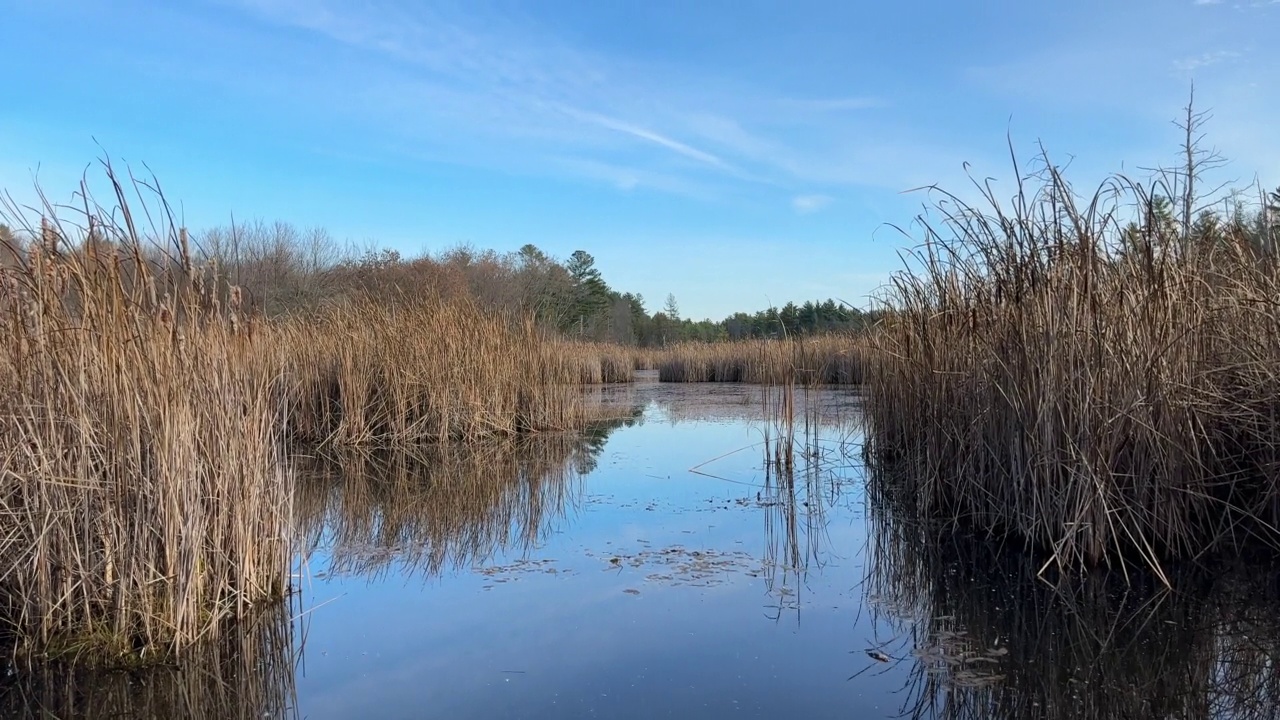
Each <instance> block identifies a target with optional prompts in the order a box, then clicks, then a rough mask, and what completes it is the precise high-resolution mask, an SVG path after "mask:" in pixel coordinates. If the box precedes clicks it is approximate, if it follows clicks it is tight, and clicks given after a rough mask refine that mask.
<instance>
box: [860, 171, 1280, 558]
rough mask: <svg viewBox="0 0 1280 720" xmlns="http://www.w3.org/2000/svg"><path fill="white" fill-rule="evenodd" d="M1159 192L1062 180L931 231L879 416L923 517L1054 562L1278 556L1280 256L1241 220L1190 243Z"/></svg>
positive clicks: (873, 434)
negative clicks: (1238, 552)
mask: <svg viewBox="0 0 1280 720" xmlns="http://www.w3.org/2000/svg"><path fill="white" fill-rule="evenodd" d="M1175 194H1176V193H1175ZM1153 197H1154V193H1153V191H1152V190H1151V189H1146V188H1143V187H1141V186H1138V185H1135V184H1131V183H1129V182H1127V181H1125V180H1123V179H1115V180H1112V181H1110V182H1109V183H1108V184H1106V185H1104V186H1103V187H1102V188H1101V189H1100V190H1099V191H1098V193H1097V194H1096V195H1095V196H1094V197H1092V198H1091V199H1088V200H1079V199H1077V198H1076V196H1075V195H1074V194H1073V193H1072V191H1071V189H1070V187H1069V186H1068V185H1067V184H1066V182H1065V181H1064V180H1063V179H1062V178H1061V177H1060V176H1059V175H1057V174H1056V173H1053V174H1051V175H1050V176H1049V177H1047V178H1046V179H1045V180H1044V182H1043V184H1042V185H1041V186H1039V187H1038V188H1036V189H1034V190H1032V189H1023V190H1021V191H1020V192H1019V194H1018V195H1017V196H1016V197H1015V198H1014V201H1013V207H1012V209H1006V208H1002V207H1001V206H1000V204H999V203H996V202H995V200H994V198H990V199H989V200H990V207H983V208H977V207H973V206H970V205H967V204H964V203H959V202H957V201H955V200H954V198H952V199H949V200H948V201H946V202H945V203H940V204H939V207H938V208H937V211H938V212H939V213H940V215H941V217H940V219H936V220H932V221H930V220H929V219H928V218H922V227H923V228H924V234H925V242H924V244H923V245H922V249H921V250H920V254H919V257H918V258H917V259H918V261H919V267H918V269H917V270H916V271H915V272H914V273H903V274H901V275H899V276H898V277H897V278H896V279H895V280H894V283H893V285H892V286H891V287H890V289H889V290H888V293H887V298H886V299H887V304H888V307H889V310H890V312H889V314H888V315H887V316H886V318H885V319H884V320H883V321H882V323H881V325H880V327H879V329H878V332H876V333H874V334H873V340H872V342H873V352H872V353H871V354H870V357H871V358H872V360H871V363H870V367H869V369H868V377H869V378H870V382H869V385H868V402H867V414H868V420H869V430H870V432H869V435H870V441H871V447H872V449H873V453H872V457H873V459H874V460H875V461H876V462H877V463H879V464H880V465H881V466H882V467H883V468H885V469H886V470H888V469H893V470H895V471H894V472H886V473H884V474H882V477H884V478H885V480H884V481H885V482H888V483H896V484H900V485H901V486H902V488H901V491H902V493H903V495H904V496H908V497H910V498H912V502H913V503H914V504H915V505H916V506H917V508H918V510H919V511H920V512H921V513H922V514H923V515H925V516H929V517H936V518H945V519H948V520H951V521H957V522H961V523H964V524H968V525H973V526H976V527H979V528H983V529H986V530H990V531H994V532H999V533H1009V532H1011V533H1013V534H1014V535H1015V536H1019V537H1021V538H1023V539H1025V540H1026V541H1027V542H1029V543H1030V544H1032V545H1035V546H1038V547H1040V548H1043V549H1045V550H1047V551H1048V553H1049V555H1050V556H1051V561H1052V562H1054V563H1056V564H1059V565H1061V566H1063V567H1068V566H1070V567H1078V566H1081V565H1088V564H1094V563H1098V562H1101V561H1103V560H1108V559H1109V560H1116V559H1119V558H1138V559H1139V560H1140V562H1142V563H1144V564H1147V565H1149V566H1151V567H1153V568H1156V569H1157V571H1158V569H1159V566H1160V563H1161V562H1162V559H1163V558H1167V557H1194V556H1196V555H1198V554H1200V553H1202V552H1205V551H1207V550H1210V549H1213V548H1217V547H1224V546H1225V547H1232V548H1245V547H1250V546H1258V545H1265V546H1268V547H1275V546H1276V545H1277V541H1278V540H1280V535H1277V532H1276V529H1275V528H1276V527H1277V521H1280V493H1278V492H1277V483H1276V475H1275V468H1276V467H1277V466H1278V465H1277V460H1280V455H1278V454H1277V447H1278V445H1277V443H1276V438H1277V437H1280V412H1278V411H1280V405H1277V403H1276V401H1275V398H1276V397H1278V396H1280V305H1277V304H1276V303H1275V302H1274V299H1275V298H1276V297H1280V263H1278V262H1277V256H1276V255H1275V253H1274V252H1273V251H1272V250H1271V249H1269V248H1268V247H1266V245H1265V243H1264V244H1261V245H1260V244H1259V243H1258V241H1257V239H1256V238H1255V237H1254V236H1253V235H1252V234H1251V232H1252V231H1251V229H1250V227H1248V226H1247V224H1246V223H1239V222H1218V223H1209V222H1207V221H1205V222H1202V223H1201V224H1199V225H1197V226H1196V227H1195V228H1183V227H1181V226H1180V225H1179V224H1178V223H1177V222H1175V221H1174V220H1173V219H1172V218H1174V217H1178V213H1177V212H1176V209H1175V211H1174V212H1171V213H1165V212H1163V211H1162V209H1161V205H1160V203H1159V202H1158V201H1156V200H1154V199H1153ZM1131 217H1132V218H1135V219H1136V220H1137V221H1138V222H1137V224H1136V225H1134V226H1132V227H1130V226H1129V225H1128V223H1127V222H1126V220H1127V218H1131Z"/></svg>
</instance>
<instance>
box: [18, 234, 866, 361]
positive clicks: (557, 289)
mask: <svg viewBox="0 0 1280 720" xmlns="http://www.w3.org/2000/svg"><path fill="white" fill-rule="evenodd" d="M4 219H7V218H3V217H0V220H4ZM45 232H48V228H46V227H44V226H42V228H41V229H39V230H31V229H27V230H25V231H14V230H13V229H11V228H10V227H9V226H8V225H5V224H2V223H0V244H2V245H4V246H6V247H7V248H8V249H9V252H7V253H4V254H5V255H6V259H4V260H0V262H20V261H21V259H20V257H21V256H22V255H23V254H24V253H25V248H27V247H29V246H30V244H31V243H33V242H35V241H36V236H37V235H41V234H43V233H45ZM98 242H100V243H102V242H106V243H108V244H109V243H110V242H111V238H103V237H99V239H98ZM190 245H191V247H190V251H191V254H192V256H193V258H192V259H193V260H194V261H198V262H204V263H212V264H214V265H215V266H216V267H217V268H218V272H219V273H220V274H221V275H222V276H223V277H225V278H226V279H227V280H228V281H229V282H230V283H231V284H234V285H236V286H239V287H240V288H241V289H242V291H243V292H244V293H245V296H246V298H247V307H248V308H249V309H251V310H253V311H256V312H258V313H261V314H262V315H264V316H267V317H277V316H281V315H286V314H299V313H301V314H305V313H308V312H312V311H314V310H315V309H317V308H319V307H321V306H322V305H323V304H324V303H328V302H334V301H341V300H342V299H344V298H350V297H354V296H363V297H369V298H371V299H373V300H375V301H378V302H383V303H399V302H405V301H406V300H411V299H413V298H415V297H422V296H426V295H436V296H443V297H455V298H459V297H466V298H469V299H471V300H473V301H475V302H477V303H479V304H480V305H481V306H483V307H486V308H488V309H491V310H494V311H497V312H505V313H509V314H512V315H515V316H526V317H532V318H534V319H535V320H536V321H537V322H538V323H539V324H540V325H542V326H543V327H545V328H547V329H549V330H552V331H555V332H557V333H559V334H561V335H563V336H566V337H570V338H578V339H583V340H591V341H600V342H614V343H619V344H624V345H635V346H641V347H655V346H662V345H667V344H671V343H676V342H685V341H695V342H717V341H723V340H741V339H746V338H770V337H783V336H799V335H813V334H823V333H832V332H856V331H859V330H861V329H863V328H865V327H867V326H868V325H869V324H870V323H871V322H872V321H873V314H872V313H868V312H865V311H862V310H859V309H857V308H853V307H850V306H848V305H846V304H844V303H840V302H838V301H836V300H834V299H826V300H817V301H814V300H810V301H806V302H804V303H802V304H796V303H794V302H788V303H786V304H785V305H783V306H782V307H780V308H778V307H771V308H768V309H765V310H760V311H757V312H754V313H747V312H736V313H734V314H732V315H730V316H729V317H726V318H723V319H721V320H711V319H703V320H692V319H690V318H686V317H683V316H682V314H681V312H680V307H679V303H678V301H677V300H676V297H675V295H674V294H668V295H667V297H666V298H665V300H664V302H663V305H662V307H661V308H660V309H657V310H652V311H651V310H650V309H649V308H648V306H647V304H646V300H645V298H644V297H643V296H642V295H641V294H640V293H632V292H625V291H619V290H616V289H614V288H612V287H610V285H609V284H608V282H606V280H605V279H604V277H603V275H602V274H601V272H600V270H599V269H598V268H597V267H596V266H595V258H593V257H592V256H591V254H590V253H588V252H586V251H585V250H577V251H575V252H573V253H572V254H571V255H570V256H569V257H568V258H566V259H563V260H561V259H558V258H555V257H552V256H550V255H548V254H547V253H545V252H544V251H542V250H541V249H540V248H538V247H537V246H535V245H532V244H526V245H524V246H523V247H521V248H520V249H519V250H517V251H515V252H506V253H502V252H498V251H495V250H479V249H476V248H474V247H472V246H468V245H459V246H455V247H452V248H448V249H446V250H443V251H438V252H436V253H430V252H426V253H423V254H420V255H416V256H412V257H405V256H403V255H402V254H401V253H400V252H398V251H396V250H392V249H387V248H378V247H375V246H372V245H365V246H359V245H356V244H353V243H344V242H340V241H338V240H337V239H335V238H334V237H333V236H332V235H331V234H330V233H329V232H328V231H326V230H324V229H323V228H306V229H301V228H298V227H297V226H295V225H292V224H290V223H287V222H282V221H277V222H265V221H261V220H258V221H253V222H248V223H243V224H238V225H236V226H223V227H215V228H212V229H209V230H206V231H204V232H201V233H195V234H192V235H191V242H190ZM62 249H63V251H68V250H70V251H77V249H76V248H66V247H65V246H63V248H62ZM144 261H145V262H148V263H151V264H152V265H153V266H154V267H155V268H160V267H163V266H165V265H168V264H172V263H174V262H175V258H174V253H173V251H172V250H171V249H168V248H166V247H165V246H164V244H163V243H156V245H155V247H154V248H151V249H150V250H149V252H148V257H146V258H144Z"/></svg>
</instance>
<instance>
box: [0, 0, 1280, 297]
mask: <svg viewBox="0 0 1280 720" xmlns="http://www.w3.org/2000/svg"><path fill="white" fill-rule="evenodd" d="M0 14H2V15H3V17H4V18H5V26H6V32H5V33H4V35H3V42H2V43H0V48H3V54H4V63H5V66H6V67H7V68H8V73H7V85H8V87H7V90H8V92H7V98H6V101H5V103H4V104H3V109H0V186H2V187H4V188H6V189H8V190H9V191H10V192H12V193H13V194H14V196H15V197H16V198H18V199H19V200H26V199H29V198H30V197H31V196H32V195H31V190H30V187H31V184H32V173H33V171H34V170H35V169H36V168H37V167H39V177H40V180H41V184H42V185H43V186H44V188H45V190H46V191H47V192H48V193H49V194H50V195H52V196H53V197H55V198H62V199H66V198H68V197H69V196H70V194H71V192H72V191H73V190H74V189H75V187H76V183H77V182H78V179H79V177H80V175H81V173H82V172H83V170H84V169H85V168H86V167H87V166H88V165H89V164H90V163H92V162H93V161H94V160H95V158H97V157H98V156H99V155H100V153H101V150H100V148H99V146H98V144H95V139H96V142H97V143H100V144H101V146H102V148H104V149H105V150H106V151H107V152H109V153H110V154H111V155H112V156H113V157H114V158H116V159H118V160H126V161H128V162H129V163H131V164H133V165H134V166H135V169H139V170H140V169H141V163H143V162H145V163H147V165H148V166H149V167H150V168H151V170H153V171H154V172H155V173H156V175H157V176H158V177H159V179H160V181H161V182H162V183H163V184H164V187H165V188H166V191H167V194H168V196H169V198H170V200H171V201H173V202H175V203H180V205H181V209H182V212H183V213H184V216H185V218H186V222H187V224H188V225H190V226H191V227H193V228H199V227H205V226H209V225H213V224H222V223H226V222H228V221H229V220H230V219H231V217H232V213H234V214H235V217H236V218H241V219H245V218H264V219H268V220H275V219H284V220H289V221H291V222H294V223H296V224H299V225H303V226H311V225H320V226H324V227H326V228H328V229H330V230H331V231H332V232H333V233H335V234H336V235H338V236H340V237H343V238H350V239H353V240H356V241H362V242H363V241H368V240H372V241H375V242H377V243H378V244H381V245H385V246H389V247H394V248H397V249H399V250H401V251H402V252H408V253H414V252H419V251H423V250H439V249H443V248H446V247H450V246H454V245H457V244H461V243H468V244H472V245H475V246H477V247H492V248H497V249H501V250H508V249H515V248H518V247H519V246H521V245H523V244H525V243H527V242H532V243H534V244H536V245H538V246H539V247H542V248H543V249H544V250H546V251H548V252H550V253H552V254H554V255H557V256H560V257H567V256H568V255H569V253H571V252H572V251H573V250H575V249H579V248H581V249H585V250H587V251H588V252H590V253H592V254H593V255H594V256H595V257H596V259H597V264H598V266H599V267H600V268H601V270H602V271H603V272H604V274H605V278H606V279H607V280H608V281H609V282H610V283H611V284H612V285H613V286H614V287H616V288H619V289H622V290H631V291H638V292H641V293H643V294H644V296H645V298H646V299H647V300H648V304H649V306H650V309H651V310H655V309H658V308H660V307H661V304H662V299H663V298H664V297H665V295H666V294H667V293H674V294H675V295H676V297H677V299H678V300H679V302H680V305H681V308H682V310H683V311H684V314H685V315H686V316H693V317H703V316H712V317H722V316H723V315H725V314H727V313H729V312H731V311H733V310H737V309H746V310H755V309H761V308H764V307H766V306H768V305H769V304H770V303H779V304H780V303H782V302H785V301H787V300H793V299H794V300H804V299H806V298H825V297H828V296H834V297H839V298H843V299H845V300H847V301H849V302H851V303H854V304H864V303H865V302H866V297H867V295H868V293H870V292H871V291H872V290H873V289H874V288H875V287H876V286H877V285H879V284H880V283H881V282H882V281H883V280H884V279H885V278H886V277H887V275H888V273H889V272H891V271H893V270H896V269H898V268H899V267H901V261H900V260H899V258H898V255H897V251H898V249H899V248H901V247H902V246H903V245H904V244H906V241H905V240H904V239H903V238H902V237H901V236H899V235H897V234H896V233H895V232H894V231H892V230H890V229H888V228H887V227H886V226H885V224H886V223H890V222H893V223H906V222H908V221H909V220H910V219H911V217H912V216H913V215H914V214H915V213H916V211H917V210H918V209H919V207H920V203H921V202H922V201H923V200H924V197H923V196H921V195H919V194H908V195H904V194H902V192H901V191H903V190H906V189H909V188H912V187H916V186H920V185H925V184H929V183H935V182H937V183H942V184H943V185H944V186H945V187H948V188H963V187H964V186H965V183H966V182H967V181H966V180H965V174H964V166H963V164H964V163H965V162H968V163H970V164H971V165H972V167H973V168H974V172H975V173H976V174H977V175H978V176H980V177H982V176H991V177H995V178H999V179H1003V180H1006V181H1007V180H1008V179H1009V176H1010V165H1009V161H1008V152H1007V148H1006V135H1007V134H1011V135H1012V137H1013V141H1014V145H1015V148H1016V149H1017V150H1018V152H1019V153H1020V155H1022V156H1023V159H1029V157H1030V155H1031V154H1032V153H1033V151H1034V149H1035V144H1036V142H1037V141H1043V142H1044V143H1045V145H1046V146H1047V148H1048V149H1049V150H1050V152H1051V153H1052V154H1053V157H1054V158H1055V159H1056V160H1057V161H1059V162H1063V163H1065V162H1067V161H1068V160H1070V161H1071V163H1072V172H1071V174H1070V175H1071V177H1074V178H1076V179H1077V180H1079V181H1080V182H1090V183H1091V182H1093V181H1094V180H1095V179H1097V178H1099V177H1101V174H1102V173H1104V172H1107V171H1112V170H1118V169H1121V168H1122V167H1123V168H1126V169H1130V170H1132V169H1134V168H1135V167H1138V166H1143V165H1150V164H1153V163H1156V162H1162V161H1171V160H1172V159H1173V156H1174V151H1175V150H1176V144H1177V140H1178V138H1177V131H1176V129H1175V128H1174V127H1173V126H1172V125H1171V124H1170V120H1171V119H1173V118H1174V117H1175V116H1176V114H1177V113H1178V111H1179V108H1180V107H1181V106H1182V105H1183V104H1185V101H1186V97H1187V91H1188V88H1189V85H1190V82H1191V81H1192V80H1193V79H1194V80H1195V82H1196V87H1197V97H1198V99H1199V101H1200V103H1201V107H1203V108H1205V109H1209V110H1212V112H1213V114H1214V118H1213V120H1212V123H1211V125H1210V126H1209V130H1210V139H1211V141H1212V142H1213V144H1214V145H1215V146H1216V147H1217V148H1219V149H1220V150H1221V151H1222V152H1223V153H1224V154H1226V155H1227V156H1228V157H1229V158H1231V159H1232V160H1233V163H1232V165H1231V166H1230V167H1229V168H1228V172H1229V173H1230V175H1231V177H1233V178H1238V179H1240V180H1243V181H1250V180H1252V179H1254V177H1255V176H1256V177H1258V178H1259V179H1260V180H1261V181H1262V182H1263V183H1264V184H1266V185H1267V186H1269V187H1272V186H1275V185H1277V184H1280V132H1277V131H1276V130H1274V127H1276V125H1275V119H1276V118H1277V117H1280V82H1277V78H1278V77H1280V45H1277V43H1276V42H1275V37H1276V33H1277V32H1278V31H1280V0H1254V1H1250V2H1232V0H1222V1H1221V2H1207V1H1206V0H1162V1H1158V2H1157V1H1155V0H1137V1H1134V2H1124V3H1118V2H1099V1H1096V0H1084V1H1082V2H1073V3H1053V4H1048V3H1027V2H1009V1H1001V2H991V3H972V2H955V1H952V0H948V1H945V2H944V1H942V0H931V1H928V2H915V3H907V2H904V3H887V2H878V3H859V2H851V1H838V0H821V1H819V0H796V1H793V2H786V3H783V2H780V1H779V2H761V1H752V0H707V1H704V2H697V3H687V2H676V1H672V0H646V1H644V2H640V1H632V2H623V1H621V0H614V1H611V2H605V1H603V0H601V1H590V2H589V1H587V0H578V1H575V2H568V1H567V0H541V1H538V2H532V1H530V2H516V1H514V0H504V1H502V2H498V1H495V0H474V1H471V2H411V1H410V0H378V1H374V0H347V1H339V0H312V1H306V0H227V1H225V2H219V1H211V0H203V1H201V0H194V1H193V0H174V1H173V2H139V1H136V0H117V1H116V2H112V3H106V2H70V1H67V0H0Z"/></svg>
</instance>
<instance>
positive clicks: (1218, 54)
mask: <svg viewBox="0 0 1280 720" xmlns="http://www.w3.org/2000/svg"><path fill="white" fill-rule="evenodd" d="M1240 57H1241V55H1240V53H1238V52H1236V51H1234V50H1214V51H1212V52H1204V53H1200V54H1199V55H1192V56H1190V57H1185V58H1181V59H1179V60H1174V61H1173V66H1174V67H1175V68H1177V69H1178V70H1181V71H1182V72H1187V73H1189V72H1193V71H1195V70H1199V69H1200V68H1203V67H1208V66H1210V65H1217V64H1219V63H1224V62H1230V61H1232V60H1238V59H1240Z"/></svg>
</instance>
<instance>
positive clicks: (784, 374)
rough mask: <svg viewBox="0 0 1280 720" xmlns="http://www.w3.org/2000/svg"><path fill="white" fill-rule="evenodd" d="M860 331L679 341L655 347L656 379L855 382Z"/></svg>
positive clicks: (860, 361)
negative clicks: (662, 347)
mask: <svg viewBox="0 0 1280 720" xmlns="http://www.w3.org/2000/svg"><path fill="white" fill-rule="evenodd" d="M864 346H865V340H863V339H862V338H861V337H860V336H844V335H824V336H818V337H811V338H809V337H806V338H794V339H783V340H738V341H733V342H720V343H680V344H678V345H673V346H671V347H668V348H665V349H663V350H661V351H659V353H658V356H657V358H656V364H657V367H658V379H659V380H660V381H661V382H744V383H758V384H772V385H782V384H787V383H799V384H801V385H860V384H862V383H863V382H864V380H865V378H864V367H865V358H864V354H865V353H864Z"/></svg>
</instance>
